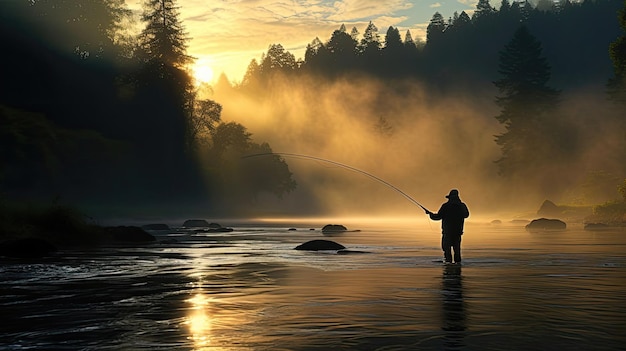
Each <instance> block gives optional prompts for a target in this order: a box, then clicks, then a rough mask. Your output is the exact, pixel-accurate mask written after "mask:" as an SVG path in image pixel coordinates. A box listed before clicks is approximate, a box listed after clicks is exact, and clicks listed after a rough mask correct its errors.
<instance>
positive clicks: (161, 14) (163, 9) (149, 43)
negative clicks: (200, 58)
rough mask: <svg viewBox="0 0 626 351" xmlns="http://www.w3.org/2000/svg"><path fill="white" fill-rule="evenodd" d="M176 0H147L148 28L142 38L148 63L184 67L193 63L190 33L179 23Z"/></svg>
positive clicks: (145, 10) (145, 19)
mask: <svg viewBox="0 0 626 351" xmlns="http://www.w3.org/2000/svg"><path fill="white" fill-rule="evenodd" d="M178 9H179V7H178V6H176V1H175V0H147V1H146V3H145V4H144V12H143V15H142V20H143V21H145V22H146V27H145V29H144V30H143V31H142V33H141V36H140V45H141V51H142V56H143V58H144V60H145V61H158V62H160V63H162V64H164V65H167V66H171V67H176V68H184V67H185V66H186V65H187V64H189V63H191V62H192V61H193V58H192V57H191V56H189V55H187V33H186V32H185V29H184V27H183V25H182V23H181V22H180V21H179V19H178V16H179V12H178Z"/></svg>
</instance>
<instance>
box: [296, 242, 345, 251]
mask: <svg viewBox="0 0 626 351" xmlns="http://www.w3.org/2000/svg"><path fill="white" fill-rule="evenodd" d="M345 248H346V247H345V246H343V245H341V244H338V243H336V242H334V241H330V240H311V241H307V242H306V243H304V244H300V245H298V246H296V248H295V249H296V250H306V251H320V250H344V249H345Z"/></svg>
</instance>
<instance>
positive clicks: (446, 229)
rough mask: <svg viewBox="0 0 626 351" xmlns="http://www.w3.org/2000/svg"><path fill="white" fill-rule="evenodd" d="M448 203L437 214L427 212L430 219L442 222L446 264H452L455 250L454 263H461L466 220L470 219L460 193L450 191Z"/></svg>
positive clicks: (442, 242) (442, 246) (442, 245)
mask: <svg viewBox="0 0 626 351" xmlns="http://www.w3.org/2000/svg"><path fill="white" fill-rule="evenodd" d="M446 197H447V198H448V202H445V203H443V204H442V205H441V208H439V211H437V213H432V212H430V211H429V210H425V211H426V214H428V215H429V216H430V219H432V220H435V221H439V220H441V233H442V234H443V236H442V237H441V248H442V249H443V256H444V259H445V263H447V264H450V263H452V250H453V249H454V263H457V264H460V263H461V236H462V235H463V225H464V224H465V218H467V217H469V210H468V209H467V206H466V205H465V204H464V203H463V202H462V201H461V199H460V198H459V191H458V190H456V189H452V190H450V193H449V194H448V195H446Z"/></svg>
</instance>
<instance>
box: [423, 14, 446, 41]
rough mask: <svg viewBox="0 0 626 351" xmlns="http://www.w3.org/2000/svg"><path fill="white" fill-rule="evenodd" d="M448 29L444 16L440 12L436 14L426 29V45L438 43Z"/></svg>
mask: <svg viewBox="0 0 626 351" xmlns="http://www.w3.org/2000/svg"><path fill="white" fill-rule="evenodd" d="M446 27H447V26H446V21H445V20H444V18H443V16H442V15H441V14H440V13H439V12H435V14H434V15H433V17H432V18H431V19H430V23H429V24H428V27H427V28H426V43H427V44H433V43H435V42H437V40H439V39H440V38H441V36H442V35H443V32H444V31H445V30H446Z"/></svg>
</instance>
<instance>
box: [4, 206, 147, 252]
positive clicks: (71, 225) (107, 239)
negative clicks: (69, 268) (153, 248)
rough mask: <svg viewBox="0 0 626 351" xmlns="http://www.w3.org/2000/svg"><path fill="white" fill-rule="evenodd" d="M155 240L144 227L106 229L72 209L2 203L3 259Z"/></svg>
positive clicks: (68, 207) (136, 243)
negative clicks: (4, 257)
mask: <svg viewBox="0 0 626 351" xmlns="http://www.w3.org/2000/svg"><path fill="white" fill-rule="evenodd" d="M155 241H156V238H155V237H154V236H153V235H151V234H149V233H148V232H146V231H144V230H143V229H142V228H140V227H135V226H102V225H99V224H97V223H96V221H95V220H94V219H93V218H91V217H89V216H87V215H85V214H83V213H82V212H81V211H80V210H78V209H77V208H74V207H71V206H65V205H58V204H52V205H33V204H29V205H17V204H13V205H8V204H6V203H5V204H0V256H6V257H12V258H37V257H44V256H47V255H49V254H51V253H53V252H56V251H58V250H80V249H87V248H98V247H103V246H111V245H138V244H139V245H143V244H146V243H153V242H155Z"/></svg>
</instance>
